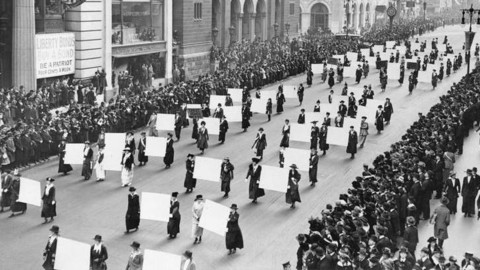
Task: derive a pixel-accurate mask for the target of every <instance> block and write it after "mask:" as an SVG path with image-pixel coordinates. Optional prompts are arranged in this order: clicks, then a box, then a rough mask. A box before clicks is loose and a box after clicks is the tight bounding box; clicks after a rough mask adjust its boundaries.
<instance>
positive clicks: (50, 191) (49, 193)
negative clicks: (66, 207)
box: [42, 177, 57, 223]
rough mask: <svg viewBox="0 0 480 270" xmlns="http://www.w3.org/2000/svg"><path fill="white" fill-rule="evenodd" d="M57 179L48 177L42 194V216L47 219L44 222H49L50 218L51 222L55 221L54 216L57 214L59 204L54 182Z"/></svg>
mask: <svg viewBox="0 0 480 270" xmlns="http://www.w3.org/2000/svg"><path fill="white" fill-rule="evenodd" d="M54 181H55V179H53V178H50V177H48V178H47V184H46V185H45V189H44V192H43V196H42V202H43V205H42V217H43V218H44V219H45V221H44V222H43V223H48V222H49V221H48V218H50V222H52V221H53V217H55V216H57V205H56V200H55V186H54V185H53V182H54Z"/></svg>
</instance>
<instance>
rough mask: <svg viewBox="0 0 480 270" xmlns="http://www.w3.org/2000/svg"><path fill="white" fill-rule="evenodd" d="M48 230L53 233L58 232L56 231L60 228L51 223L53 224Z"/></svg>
mask: <svg viewBox="0 0 480 270" xmlns="http://www.w3.org/2000/svg"><path fill="white" fill-rule="evenodd" d="M50 231H51V232H53V233H56V234H58V233H59V232H60V228H59V227H58V226H57V225H53V226H52V227H51V228H50Z"/></svg>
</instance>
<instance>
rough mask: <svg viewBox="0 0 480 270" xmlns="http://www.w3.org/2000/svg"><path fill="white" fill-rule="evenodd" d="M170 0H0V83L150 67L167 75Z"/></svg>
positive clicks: (28, 85) (29, 83)
mask: <svg viewBox="0 0 480 270" xmlns="http://www.w3.org/2000/svg"><path fill="white" fill-rule="evenodd" d="M172 4H173V0H3V1H1V2H0V14H1V15H0V35H1V37H2V39H1V40H2V41H1V42H0V71H1V74H0V83H1V85H2V86H3V87H9V86H17V87H18V86H20V85H23V86H24V87H25V89H26V90H30V89H36V88H37V87H38V86H40V85H41V84H43V83H45V82H48V81H49V80H55V79H61V78H64V77H65V76H73V78H74V79H78V80H89V79H90V78H92V77H93V76H94V74H95V72H97V71H101V70H104V71H105V73H106V79H107V84H108V88H109V89H111V88H112V86H117V85H118V82H117V81H118V75H119V74H121V73H123V71H125V70H129V71H131V70H132V69H138V66H140V68H141V67H142V64H145V65H147V64H148V65H151V66H152V67H153V70H154V75H153V76H154V78H157V79H159V80H166V81H168V80H170V79H171V78H172V61H173V46H172V34H173V32H172V23H171V22H172V17H173V16H172V12H173V6H172Z"/></svg>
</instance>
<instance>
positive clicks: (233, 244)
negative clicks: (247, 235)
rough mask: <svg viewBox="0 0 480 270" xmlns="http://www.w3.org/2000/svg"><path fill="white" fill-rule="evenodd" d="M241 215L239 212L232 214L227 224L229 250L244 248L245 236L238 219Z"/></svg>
mask: <svg viewBox="0 0 480 270" xmlns="http://www.w3.org/2000/svg"><path fill="white" fill-rule="evenodd" d="M239 218H240V215H239V214H238V213H237V212H234V213H230V216H229V217H228V222H227V234H226V235H225V244H226V246H227V249H235V248H239V249H242V248H243V236H242V231H241V230H240V226H239V225H238V219H239Z"/></svg>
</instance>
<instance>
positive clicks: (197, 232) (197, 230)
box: [192, 219, 203, 238]
mask: <svg viewBox="0 0 480 270" xmlns="http://www.w3.org/2000/svg"><path fill="white" fill-rule="evenodd" d="M202 235H203V228H202V227H200V226H199V225H198V221H197V220H195V219H194V220H193V224H192V237H195V238H196V237H202Z"/></svg>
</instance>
